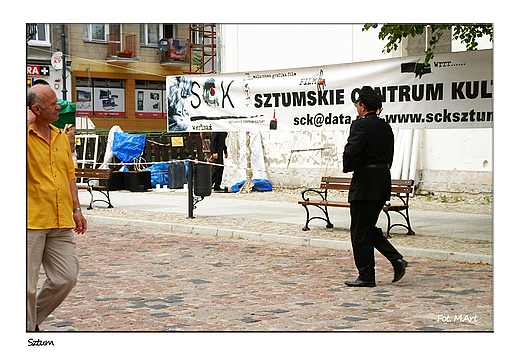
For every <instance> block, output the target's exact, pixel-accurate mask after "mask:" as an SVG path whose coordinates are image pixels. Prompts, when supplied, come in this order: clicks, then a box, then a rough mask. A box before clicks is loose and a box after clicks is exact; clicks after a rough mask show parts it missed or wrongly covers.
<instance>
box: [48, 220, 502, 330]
mask: <svg viewBox="0 0 520 356" xmlns="http://www.w3.org/2000/svg"><path fill="white" fill-rule="evenodd" d="M77 253H78V256H79V260H80V272H79V279H78V283H77V285H76V287H75V288H74V289H73V291H72V292H71V294H70V295H69V296H68V298H67V299H66V300H65V301H64V302H63V303H62V305H61V306H60V307H59V308H58V309H57V310H55V312H54V313H53V314H51V316H50V317H49V318H47V320H46V321H45V322H44V323H43V324H42V325H41V329H42V330H44V331H71V330H75V331H493V267H492V266H489V265H480V264H467V263H456V262H447V261H436V260H431V259H423V258H407V260H408V261H409V268H408V269H407V273H406V276H405V277H404V278H403V280H402V281H400V282H398V283H395V284H392V283H391V280H392V278H393V270H392V266H391V265H390V263H389V262H388V261H387V260H386V259H384V258H383V257H381V256H379V255H377V260H376V264H377V269H376V282H377V286H376V287H375V288H365V289H363V288H359V289H357V288H348V287H346V286H345V285H344V283H343V282H344V281H345V280H347V279H355V278H356V277H357V273H356V270H355V266H354V261H353V257H352V253H351V252H349V251H344V250H334V249H326V248H314V247H306V246H296V245H284V244H278V243H272V242H271V243H270V242H264V241H249V240H242V239H233V238H224V237H214V236H203V235H196V234H179V233H175V232H169V231H162V230H153V229H149V228H146V226H143V227H142V228H134V227H125V226H117V227H110V226H108V225H102V224H96V223H91V224H90V226H89V229H88V231H87V233H86V234H85V235H81V236H77ZM43 278H44V275H43V270H42V276H41V278H40V283H41V282H42V280H43Z"/></svg>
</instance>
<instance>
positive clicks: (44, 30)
mask: <svg viewBox="0 0 520 356" xmlns="http://www.w3.org/2000/svg"><path fill="white" fill-rule="evenodd" d="M49 32H50V31H49V24H46V23H39V24H36V34H35V35H34V36H32V37H31V39H30V40H29V45H30V46H50V45H51V41H50V38H49V37H50V36H49Z"/></svg>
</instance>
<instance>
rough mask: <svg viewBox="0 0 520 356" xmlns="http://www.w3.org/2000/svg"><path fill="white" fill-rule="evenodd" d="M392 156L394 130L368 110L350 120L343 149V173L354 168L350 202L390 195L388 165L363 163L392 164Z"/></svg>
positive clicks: (387, 198)
mask: <svg viewBox="0 0 520 356" xmlns="http://www.w3.org/2000/svg"><path fill="white" fill-rule="evenodd" d="M393 156H394V134H393V132H392V128H391V127H390V125H389V124H388V123H386V122H385V121H384V120H382V119H380V118H378V117H377V116H376V115H375V114H367V115H365V116H364V117H363V118H360V119H357V120H355V121H354V122H353V123H352V125H351V126H350V135H349V138H348V141H347V144H346V145H345V150H344V152H343V173H347V172H351V171H354V174H353V175H352V183H351V185H350V192H349V196H348V200H349V202H352V201H355V200H389V199H390V190H391V185H390V169H388V168H369V167H366V166H367V165H374V164H388V165H390V166H391V165H392V160H393Z"/></svg>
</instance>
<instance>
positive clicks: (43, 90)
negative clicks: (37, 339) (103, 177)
mask: <svg viewBox="0 0 520 356" xmlns="http://www.w3.org/2000/svg"><path fill="white" fill-rule="evenodd" d="M27 106H28V108H29V110H30V112H28V117H27V331H35V330H36V331H38V325H39V324H41V323H42V322H43V321H44V320H45V319H46V318H47V316H48V315H49V314H50V313H51V312H52V311H53V310H54V309H56V308H57V307H58V306H59V305H60V304H61V302H63V300H65V298H66V297H67V295H69V293H70V291H71V290H72V288H73V287H74V285H75V284H76V279H77V275H78V270H79V263H78V258H77V256H76V242H75V239H74V234H73V233H72V229H74V231H75V232H76V233H78V234H83V233H84V232H85V231H86V229H87V221H86V220H85V217H84V216H83V213H82V212H81V208H80V204H79V199H78V189H77V187H76V179H75V176H74V165H73V163H72V155H71V152H70V146H69V141H68V139H67V137H66V135H65V133H63V132H62V131H61V130H59V129H57V128H56V127H54V126H53V125H51V123H52V122H54V121H56V120H58V117H59V110H60V106H59V105H58V99H57V98H56V94H55V93H54V90H52V89H51V88H50V87H48V86H45V85H35V86H34V87H32V88H31V89H30V90H29V92H28V94H27ZM41 265H43V268H44V269H45V274H46V276H47V279H46V281H45V283H44V284H43V286H42V288H41V289H40V291H39V293H38V294H37V293H36V289H37V283H38V275H39V272H40V266H41Z"/></svg>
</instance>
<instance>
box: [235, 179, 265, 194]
mask: <svg viewBox="0 0 520 356" xmlns="http://www.w3.org/2000/svg"><path fill="white" fill-rule="evenodd" d="M245 182H246V181H245V180H243V181H241V182H239V183H237V184H235V185H234V186H232V187H231V190H232V191H233V192H238V191H239V190H240V188H242V186H243V185H244V183H245ZM253 184H254V186H253V191H257V192H267V191H270V190H273V185H272V184H271V182H269V181H268V180H267V179H253Z"/></svg>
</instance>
